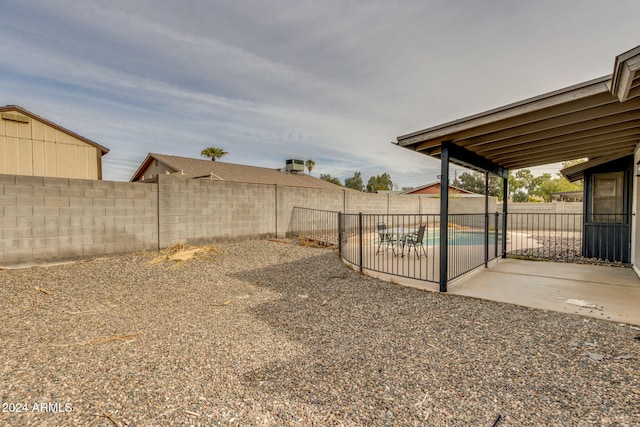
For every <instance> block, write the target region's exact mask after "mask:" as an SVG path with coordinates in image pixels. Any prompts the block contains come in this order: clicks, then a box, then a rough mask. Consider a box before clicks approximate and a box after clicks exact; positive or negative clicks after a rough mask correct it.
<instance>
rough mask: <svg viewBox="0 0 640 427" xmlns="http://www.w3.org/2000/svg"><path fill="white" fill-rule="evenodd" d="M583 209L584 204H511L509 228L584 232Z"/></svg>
mask: <svg viewBox="0 0 640 427" xmlns="http://www.w3.org/2000/svg"><path fill="white" fill-rule="evenodd" d="M582 207H583V205H582V202H551V203H510V204H509V216H508V221H509V228H510V229H513V230H529V231H543V230H551V231H575V232H577V231H582V226H583V215H582V214H583V210H582ZM541 214H547V215H541Z"/></svg>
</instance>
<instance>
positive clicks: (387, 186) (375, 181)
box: [367, 172, 393, 193]
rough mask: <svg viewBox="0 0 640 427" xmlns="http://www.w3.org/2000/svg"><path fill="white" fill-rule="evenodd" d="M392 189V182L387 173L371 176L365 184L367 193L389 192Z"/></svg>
mask: <svg viewBox="0 0 640 427" xmlns="http://www.w3.org/2000/svg"><path fill="white" fill-rule="evenodd" d="M392 188H393V182H392V181H391V177H390V176H389V174H388V173H386V172H385V173H383V174H382V175H377V176H372V177H371V178H369V182H368V183H367V191H369V192H371V193H374V192H376V191H390V190H391V189H392Z"/></svg>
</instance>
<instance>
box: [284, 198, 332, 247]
mask: <svg viewBox="0 0 640 427" xmlns="http://www.w3.org/2000/svg"><path fill="white" fill-rule="evenodd" d="M291 221H292V233H293V235H294V237H299V238H303V239H306V240H309V241H312V242H314V243H317V244H321V245H327V246H329V245H337V244H338V212H335V211H326V210H319V209H308V208H299V207H295V208H293V215H292V218H291Z"/></svg>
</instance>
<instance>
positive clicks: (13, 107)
mask: <svg viewBox="0 0 640 427" xmlns="http://www.w3.org/2000/svg"><path fill="white" fill-rule="evenodd" d="M14 110H15V111H19V112H20V113H21V114H24V115H25V116H28V117H31V118H32V119H35V120H38V121H40V122H42V123H45V124H47V125H48V126H51V127H52V128H54V129H57V130H59V131H60V132H64V133H66V134H67V135H70V136H72V137H74V138H76V139H79V140H81V141H82V142H85V143H87V144H89V145H91V146H94V147H96V148H97V149H98V150H100V153H101V156H104V155H105V154H107V153H108V152H109V149H108V148H107V147H104V146H102V145H100V144H98V143H97V142H94V141H92V140H90V139H89V138H86V137H84V136H82V135H79V134H77V133H75V132H73V131H70V130H69V129H66V128H64V127H62V126H60V125H58V124H56V123H54V122H52V121H50V120H47V119H45V118H44V117H40V116H38V115H37V114H34V113H32V112H31V111H29V110H26V109H24V108H22V107H20V106H19V105H5V106H3V107H0V112H3V111H14Z"/></svg>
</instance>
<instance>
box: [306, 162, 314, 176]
mask: <svg viewBox="0 0 640 427" xmlns="http://www.w3.org/2000/svg"><path fill="white" fill-rule="evenodd" d="M304 165H305V166H306V167H307V169H309V175H311V170H312V169H313V167H314V166H315V165H316V162H314V161H313V160H311V159H309V160H307V161H306V162H305V163H304Z"/></svg>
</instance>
